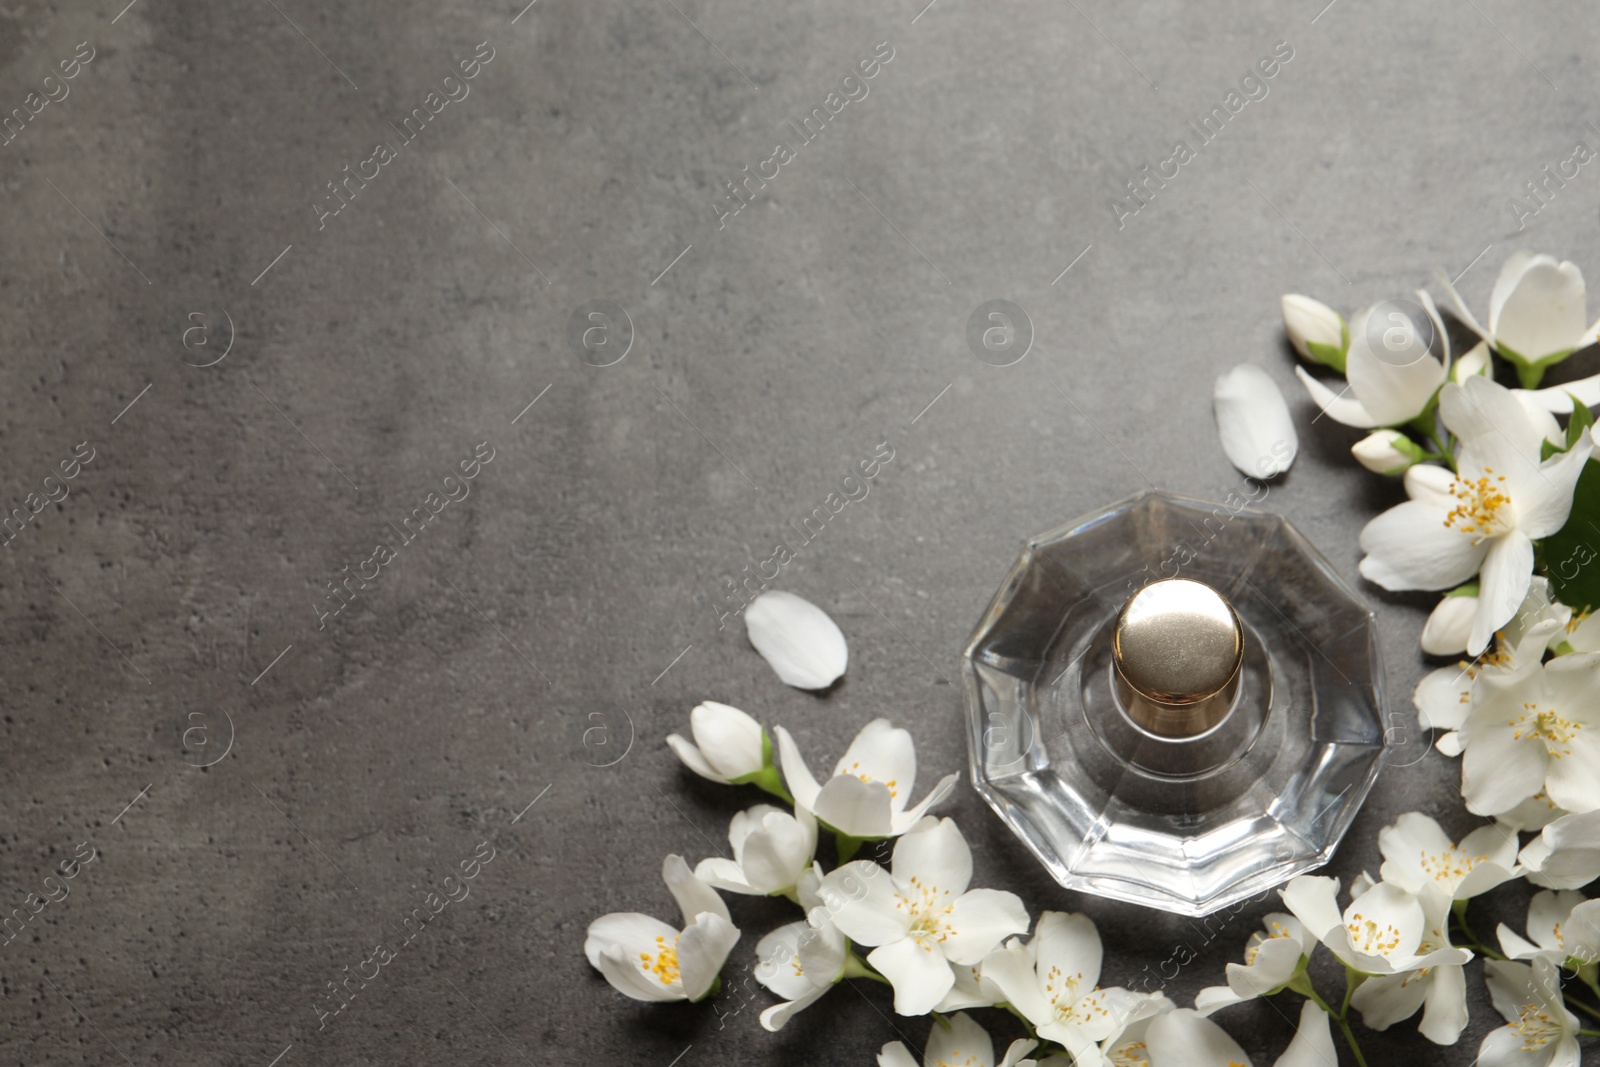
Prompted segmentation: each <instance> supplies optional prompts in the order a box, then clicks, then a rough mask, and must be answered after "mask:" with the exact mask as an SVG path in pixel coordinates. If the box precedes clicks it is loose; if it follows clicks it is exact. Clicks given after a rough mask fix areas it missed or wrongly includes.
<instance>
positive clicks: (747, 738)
mask: <svg viewBox="0 0 1600 1067" xmlns="http://www.w3.org/2000/svg"><path fill="white" fill-rule="evenodd" d="M689 729H690V731H691V732H692V733H693V734H694V742H693V743H692V744H691V743H690V742H688V741H685V740H684V739H683V738H682V737H680V736H678V735H677V734H669V735H668V736H667V744H668V745H670V746H671V747H672V751H673V752H676V753H677V754H678V758H679V759H680V760H682V761H683V765H684V766H685V767H688V768H689V769H690V770H691V771H693V772H694V773H696V774H698V775H699V776H700V777H702V778H709V779H710V780H711V781H713V782H721V783H723V784H724V785H727V784H730V783H737V782H744V781H748V780H750V779H751V778H752V777H753V776H755V775H758V774H760V773H761V771H762V769H763V768H765V767H766V766H767V763H768V762H769V759H770V753H771V747H770V746H771V742H770V741H768V740H767V733H766V731H765V730H763V729H762V728H761V724H760V723H758V722H756V721H755V720H754V719H752V718H751V717H750V716H749V715H746V714H745V713H744V712H742V711H740V710H739V709H738V708H735V707H732V706H731V705H728V704H718V703H717V702H716V701H714V700H707V701H706V702H704V703H703V704H698V705H696V706H695V709H694V710H693V711H691V712H690V713H689Z"/></svg>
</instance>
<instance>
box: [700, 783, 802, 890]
mask: <svg viewBox="0 0 1600 1067" xmlns="http://www.w3.org/2000/svg"><path fill="white" fill-rule="evenodd" d="M728 842H729V844H731V845H732V846H733V859H731V860H728V859H722V858H721V857H712V858H710V859H704V860H701V861H700V863H699V864H698V865H697V866H696V867H695V869H694V874H695V877H696V878H699V879H700V880H701V881H702V882H705V883H706V884H707V885H711V886H715V887H716V888H717V889H725V890H727V891H728V892H730V893H755V894H766V895H769V896H770V895H772V894H775V893H782V894H784V895H785V896H792V895H793V894H794V893H795V886H796V885H797V884H798V883H799V881H800V876H801V875H802V874H803V873H804V872H805V871H806V870H807V868H809V867H810V866H811V857H812V856H813V855H815V853H816V850H817V820H816V818H815V817H814V816H813V815H812V814H811V813H810V812H809V811H807V810H806V809H804V808H797V809H795V813H794V814H793V815H790V814H789V813H788V812H786V811H783V810H782V809H780V808H775V807H773V806H772V805H771V804H757V805H756V806H755V807H753V808H750V809H749V810H747V811H741V812H739V814H737V815H735V816H734V817H733V820H732V822H730V823H729V824H728ZM795 899H798V897H795Z"/></svg>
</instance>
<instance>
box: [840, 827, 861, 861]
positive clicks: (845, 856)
mask: <svg viewBox="0 0 1600 1067" xmlns="http://www.w3.org/2000/svg"><path fill="white" fill-rule="evenodd" d="M865 841H866V838H864V837H851V836H850V835H849V834H845V833H839V832H837V831H835V832H834V835H833V843H834V847H835V848H836V849H837V850H838V852H839V862H840V863H841V864H845V863H849V862H850V861H851V860H852V859H854V858H855V854H856V853H857V852H859V851H861V846H862V844H863V843H865Z"/></svg>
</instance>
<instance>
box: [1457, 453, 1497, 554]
mask: <svg viewBox="0 0 1600 1067" xmlns="http://www.w3.org/2000/svg"><path fill="white" fill-rule="evenodd" d="M1491 475H1492V476H1493V477H1491ZM1505 480H1506V476H1505V475H1504V474H1495V473H1494V469H1493V468H1492V467H1485V468H1484V469H1483V477H1481V478H1479V479H1477V480H1476V481H1471V482H1469V481H1467V480H1465V479H1464V478H1460V477H1457V478H1456V479H1454V480H1453V481H1452V482H1451V483H1450V495H1451V496H1453V497H1455V498H1456V500H1457V501H1459V503H1457V504H1456V506H1455V507H1453V508H1451V509H1450V511H1449V512H1448V513H1447V514H1446V515H1445V517H1444V524H1445V525H1446V526H1448V527H1451V528H1452V529H1456V530H1460V531H1461V532H1462V533H1464V534H1467V535H1468V536H1470V537H1471V538H1472V543H1473V544H1478V543H1479V542H1480V541H1482V540H1483V539H1484V538H1486V537H1491V536H1493V535H1494V534H1497V533H1500V532H1501V527H1503V526H1504V525H1505V523H1504V519H1503V517H1501V515H1500V509H1502V508H1504V507H1506V506H1507V505H1509V504H1510V503H1511V498H1510V497H1509V496H1507V495H1506V493H1505V491H1504V487H1503V486H1501V485H1500V484H1499V483H1501V482H1504V481H1505Z"/></svg>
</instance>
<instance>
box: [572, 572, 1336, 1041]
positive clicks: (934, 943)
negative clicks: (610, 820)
mask: <svg viewBox="0 0 1600 1067" xmlns="http://www.w3.org/2000/svg"><path fill="white" fill-rule="evenodd" d="M767 595H768V596H770V595H771V594H767ZM786 596H787V595H786ZM794 599H798V598H794ZM802 603H804V602H802ZM756 606H757V605H754V604H753V605H752V610H751V612H750V613H749V614H751V615H752V616H755V617H757V618H758V620H760V621H759V624H758V628H759V636H760V637H761V639H762V640H761V642H760V643H759V644H757V643H756V641H754V640H752V644H753V645H756V647H757V648H758V650H760V651H762V653H763V655H765V656H767V658H768V660H769V662H772V661H773V659H774V654H773V651H772V650H773V649H781V650H783V651H781V652H779V653H778V654H777V655H778V656H779V657H780V658H782V659H783V661H784V663H785V665H787V664H792V663H803V662H806V661H807V660H808V659H812V658H814V656H813V652H814V648H813V646H814V644H815V642H816V641H817V636H816V635H819V634H820V635H822V637H823V639H824V640H826V641H828V642H831V641H832V633H835V632H837V631H836V630H833V631H831V632H830V628H831V627H832V621H831V620H826V625H822V624H821V623H820V622H819V620H818V619H817V618H816V616H817V615H818V614H820V609H817V608H815V607H814V606H812V605H810V604H804V607H803V608H802V609H800V610H799V611H795V612H789V611H788V610H787V605H786V603H785V601H784V600H781V599H780V600H779V601H778V602H777V603H776V604H772V605H767V606H766V609H765V610H763V611H756V610H754V609H755V607H756ZM774 609H775V610H774ZM824 619H825V616H824ZM755 636H756V634H754V633H753V634H752V637H753V638H754V637H755ZM763 646H765V647H763ZM824 647H829V646H826V645H825V646H824ZM837 658H838V660H839V661H841V662H842V660H843V655H842V653H840V654H838V655H837ZM773 666H774V668H775V670H777V673H778V674H779V677H780V678H782V679H783V680H785V681H788V682H789V683H790V684H796V680H795V679H793V678H792V677H791V676H786V675H788V674H789V672H787V671H786V670H783V669H779V663H777V662H774V663H773ZM830 669H831V668H830ZM821 673H822V675H823V676H826V675H827V673H828V671H826V670H825V671H823V672H821ZM816 677H818V675H817V673H816V672H813V673H812V674H809V675H806V676H805V677H804V679H802V680H803V681H808V680H811V679H814V678H816ZM689 726H690V730H689V732H690V734H691V736H692V740H690V739H688V738H684V737H682V736H679V735H677V734H674V735H672V736H671V737H669V738H668V739H667V743H668V745H669V746H670V747H671V748H672V750H673V751H674V752H675V753H676V754H677V756H678V758H679V759H680V760H681V761H682V762H683V764H684V766H685V767H687V768H688V769H689V770H690V771H692V772H694V773H695V774H697V775H699V776H701V777H702V778H706V779H709V780H711V781H715V782H720V783H724V784H730V785H753V786H755V787H757V788H759V789H762V790H764V791H765V792H767V793H769V794H771V795H772V796H773V797H775V798H777V799H779V800H781V801H783V805H782V806H778V805H775V804H771V803H763V804H757V805H755V806H753V807H751V808H749V809H747V810H745V811H741V812H739V813H738V814H736V815H735V816H734V817H733V819H732V822H731V824H730V825H729V828H728V845H729V851H730V852H731V857H730V856H727V855H724V856H712V857H708V858H706V859H703V860H701V861H700V862H699V863H698V864H697V865H696V866H695V867H694V868H692V869H691V868H690V867H689V864H688V863H687V861H685V860H684V859H683V857H681V856H668V857H667V858H666V860H665V862H664V863H663V865H662V877H663V879H664V880H665V881H666V883H667V888H668V890H669V891H670V892H671V894H672V895H673V897H674V898H675V899H676V900H677V903H678V905H679V908H680V910H681V911H682V913H683V921H682V925H681V927H677V928H675V927H674V926H672V925H670V924H668V923H665V922H662V921H661V920H659V919H655V918H652V917H650V916H648V915H641V914H636V913H616V914H611V915H605V916H602V917H600V918H599V919H596V920H595V921H594V922H593V923H591V924H590V926H589V930H588V936H587V938H586V940H585V942H584V952H585V954H586V955H587V956H588V959H589V962H590V964H591V965H592V966H593V967H594V968H595V969H596V970H598V971H599V972H600V973H601V974H602V975H604V976H605V978H606V980H607V981H608V982H610V983H611V985H612V986H613V987H614V988H615V989H616V990H617V991H618V992H620V993H622V994H624V995H625V996H628V997H631V998H633V999H635V1000H642V1001H672V1000H681V1001H698V1000H704V999H706V998H708V997H711V996H713V995H714V994H715V993H716V992H717V990H718V989H719V987H720V977H719V975H720V972H721V971H722V969H723V967H724V965H725V963H726V961H727V959H728V956H729V954H730V953H731V952H732V950H733V948H734V947H735V945H736V944H737V943H738V941H739V939H740V936H741V934H740V931H739V929H738V928H737V927H736V926H735V925H734V924H733V921H732V916H731V913H730V912H729V909H728V905H727V903H726V902H725V901H724V900H723V899H722V897H721V896H720V895H719V894H718V890H720V891H722V892H724V893H732V894H741V895H758V896H768V897H783V898H786V899H788V900H790V901H793V902H794V903H795V904H796V905H798V906H799V909H800V912H801V916H800V918H798V919H796V920H794V921H792V922H789V923H785V924H783V925H781V926H779V927H777V928H776V929H774V930H771V931H769V932H768V933H767V934H765V935H764V936H763V937H762V938H761V939H760V940H759V941H758V942H757V944H756V966H755V968H754V976H755V979H756V981H758V982H759V983H760V984H761V985H762V986H764V987H766V989H767V990H769V991H770V992H771V993H772V994H774V995H775V996H776V997H777V998H779V999H778V1001H777V1002H776V1003H774V1004H771V1005H770V1006H769V1007H767V1008H766V1009H765V1010H763V1011H762V1012H761V1016H760V1020H761V1025H762V1026H763V1027H764V1028H766V1029H767V1030H769V1031H777V1030H781V1029H783V1027H784V1026H786V1025H787V1024H788V1022H789V1021H790V1020H791V1019H793V1018H794V1016H795V1015H796V1014H798V1013H799V1012H801V1011H803V1010H804V1009H806V1008H807V1007H809V1006H811V1005H812V1004H814V1003H816V1002H817V1001H818V1000H820V999H822V998H823V997H824V996H826V995H827V993H828V992H829V991H830V990H831V989H833V987H834V986H836V985H838V984H839V983H840V982H842V981H845V980H847V979H852V980H866V981H874V982H880V983H883V984H885V985H887V986H889V987H890V988H891V990H892V992H893V996H894V1010H895V1011H896V1012H897V1013H899V1014H901V1015H907V1016H916V1015H932V1016H933V1018H934V1020H935V1022H934V1025H933V1027H932V1029H931V1031H930V1033H929V1036H928V1040H927V1043H926V1048H925V1050H924V1052H923V1062H924V1063H925V1064H929V1065H932V1064H945V1063H960V1064H964V1065H966V1067H994V1065H995V1063H996V1060H995V1056H994V1045H993V1041H992V1039H991V1038H990V1036H989V1032H988V1031H987V1030H986V1029H985V1028H984V1026H983V1025H981V1024H980V1023H978V1022H977V1021H975V1020H974V1019H973V1018H972V1016H971V1015H969V1014H968V1012H969V1011H972V1010H977V1009H1000V1010H1003V1011H1005V1012H1009V1013H1010V1016H1011V1017H1013V1021H1014V1022H1017V1023H1020V1024H1021V1026H1022V1027H1023V1029H1024V1030H1025V1031H1026V1035H1025V1036H1023V1037H1020V1038H1018V1039H1016V1040H1014V1041H1013V1042H1011V1044H1010V1046H1009V1047H1008V1048H1007V1050H1006V1052H1005V1054H1004V1056H1003V1057H1002V1058H1001V1059H1000V1060H999V1061H998V1062H999V1063H1000V1064H1002V1065H1005V1067H1035V1065H1051V1067H1065V1065H1068V1064H1078V1065H1082V1067H1119V1065H1120V1067H1129V1065H1134V1064H1143V1065H1145V1067H1190V1065H1201V1067H1229V1065H1235V1067H1237V1065H1241V1064H1249V1062H1250V1060H1249V1057H1248V1056H1247V1055H1246V1054H1245V1053H1244V1051H1243V1050H1242V1049H1241V1048H1240V1047H1239V1045H1238V1044H1237V1043H1236V1042H1235V1041H1234V1040H1233V1039H1232V1038H1231V1037H1229V1036H1228V1035H1227V1034H1226V1033H1225V1032H1224V1031H1223V1030H1222V1029H1221V1028H1220V1027H1218V1026H1217V1025H1216V1024H1215V1023H1213V1022H1211V1021H1210V1020H1209V1019H1207V1018H1205V1015H1206V1014H1207V1012H1205V1011H1196V1010H1191V1009H1187V1008H1179V1007H1178V1006H1177V1005H1175V1004H1174V1003H1173V1002H1172V1001H1170V1000H1168V999H1167V997H1166V996H1165V995H1163V994H1161V993H1159V992H1157V993H1142V992H1135V991H1133V990H1129V989H1125V988H1121V987H1115V986H1111V987H1107V986H1102V985H1101V984H1100V976H1101V962H1102V949H1101V943H1100V934H1099V932H1098V931H1097V930H1096V929H1095V925H1094V922H1093V921H1092V920H1091V919H1090V918H1089V917H1088V916H1086V915H1081V914H1069V913H1065V912H1050V911H1047V912H1043V913H1042V914H1040V915H1039V916H1038V917H1037V919H1036V920H1035V919H1033V918H1031V917H1030V916H1029V914H1028V911H1027V908H1026V907H1025V906H1024V904H1023V902H1022V900H1021V899H1020V898H1018V897H1017V895H1016V894H1014V893H1010V892H1006V891H1004V890H999V889H989V888H982V887H976V888H975V887H973V885H972V880H973V877H972V876H973V869H972V868H973V863H972V852H971V849H970V848H969V847H968V845H967V841H966V838H965V837H964V836H963V835H962V833H961V830H960V829H959V828H958V827H957V826H956V824H955V822H954V821H953V820H951V819H948V818H939V817H937V816H935V815H932V814H929V811H930V809H932V808H933V807H934V806H935V805H936V804H938V803H939V802H940V801H942V800H943V799H945V797H947V796H948V795H949V793H950V791H951V790H952V789H953V788H954V786H955V783H956V778H957V776H956V775H954V774H951V775H947V776H946V777H944V778H943V779H941V780H940V781H939V782H938V784H936V785H935V786H934V787H933V789H932V790H930V791H929V792H928V793H927V794H926V795H925V796H923V797H922V798H921V799H920V800H918V801H916V802H915V803H913V802H912V797H913V796H914V792H913V790H914V787H915V784H916V774H917V760H916V749H915V746H914V744H913V742H912V739H911V735H910V734H909V733H908V732H907V731H906V730H904V729H901V728H898V727H896V726H893V725H892V724H891V723H890V722H889V721H888V720H887V719H876V720H873V721H872V722H869V723H867V724H866V725H865V726H864V727H862V729H861V731H860V733H858V734H857V735H856V737H855V739H854V740H853V741H852V742H851V743H850V745H849V746H848V748H846V750H845V753H844V755H843V756H841V757H840V758H839V760H838V761H837V763H836V764H835V765H834V767H833V770H832V772H831V773H830V774H829V775H827V776H826V777H825V778H822V779H821V780H820V781H819V780H818V777H817V776H816V775H815V774H814V773H813V771H812V768H811V765H810V764H809V763H808V762H807V761H806V759H805V757H804V755H803V754H802V753H801V751H800V746H799V744H798V743H797V742H796V741H795V739H794V737H793V736H791V735H790V733H789V732H788V731H787V730H785V729H784V728H783V727H782V726H775V727H773V731H772V733H773V734H774V735H776V744H774V741H773V738H772V736H771V735H769V734H768V732H767V730H766V728H765V727H763V726H762V725H761V724H760V723H759V722H757V721H756V720H755V719H754V718H752V717H751V716H750V715H748V714H746V713H745V712H743V711H741V710H739V709H738V708H735V707H731V706H729V705H727V704H720V703H715V702H710V701H708V702H705V703H702V704H700V705H699V706H697V707H696V708H694V710H693V711H692V712H690V715H689ZM829 839H831V842H832V846H833V847H832V853H833V858H834V860H835V861H836V862H835V864H834V866H833V867H832V868H831V869H829V868H828V867H827V866H826V865H825V858H824V855H823V850H822V848H821V846H822V845H824V844H825V843H827V841H828V840H829ZM869 846H870V847H869ZM863 848H868V849H869V853H870V855H872V856H873V857H874V858H872V859H866V858H860V859H858V858H855V857H856V856H857V855H858V854H860V853H861V851H862V849H863ZM883 859H887V866H884V865H883V864H881V863H880V862H879V860H883ZM1290 921H1291V922H1292V921H1293V920H1290ZM1299 956H1300V952H1299V950H1298V949H1296V952H1295V960H1296V961H1298V960H1299ZM1263 991H1264V990H1263ZM1307 1009H1308V1010H1307V1011H1306V1012H1304V1013H1303V1014H1302V1017H1301V1025H1300V1028H1299V1031H1298V1033H1297V1036H1296V1037H1295V1039H1294V1041H1293V1042H1292V1043H1291V1044H1290V1046H1289V1048H1288V1049H1287V1050H1286V1051H1285V1052H1284V1054H1283V1055H1282V1056H1281V1057H1279V1059H1278V1060H1277V1061H1276V1064H1277V1065H1278V1067H1322V1065H1325V1064H1327V1063H1329V1062H1331V1061H1332V1058H1333V1046H1332V1036H1331V1031H1330V1029H1329V1016H1328V1014H1327V1013H1326V1012H1324V1011H1323V1010H1321V1009H1319V1008H1317V1007H1316V1006H1315V1005H1312V1004H1309V1003H1308V1004H1307ZM878 1062H879V1063H880V1064H881V1065H883V1067H904V1065H906V1064H915V1062H916V1059H915V1057H914V1056H913V1054H912V1052H911V1050H910V1049H908V1048H907V1047H906V1046H905V1044H904V1043H903V1042H900V1041H893V1042H890V1043H889V1044H887V1045H885V1046H884V1047H883V1051H882V1053H881V1054H880V1055H879V1057H878Z"/></svg>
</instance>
